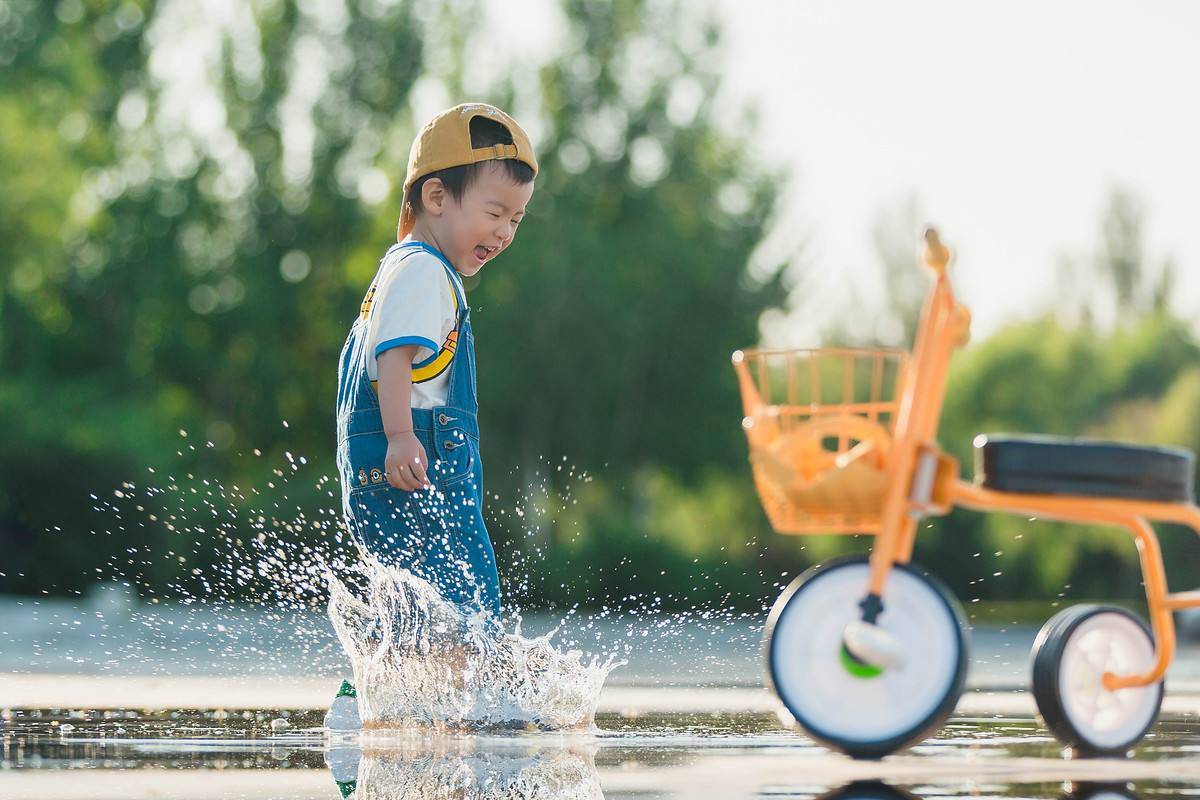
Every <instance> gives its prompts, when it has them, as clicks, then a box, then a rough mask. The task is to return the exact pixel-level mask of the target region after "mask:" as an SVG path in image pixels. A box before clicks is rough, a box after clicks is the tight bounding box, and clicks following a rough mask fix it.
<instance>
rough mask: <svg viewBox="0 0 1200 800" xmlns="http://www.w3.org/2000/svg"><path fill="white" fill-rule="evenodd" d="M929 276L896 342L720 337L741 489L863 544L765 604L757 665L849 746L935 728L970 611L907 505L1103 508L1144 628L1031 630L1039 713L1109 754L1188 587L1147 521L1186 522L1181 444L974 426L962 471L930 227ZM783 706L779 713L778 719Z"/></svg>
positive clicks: (810, 719)
mask: <svg viewBox="0 0 1200 800" xmlns="http://www.w3.org/2000/svg"><path fill="white" fill-rule="evenodd" d="M925 245H926V246H925V255H924V261H925V264H926V266H927V267H928V268H929V269H930V271H931V272H932V273H933V277H934V281H933V285H932V288H931V290H930V293H929V295H928V297H927V298H926V301H925V304H924V307H923V309H922V313H921V321H920V326H919V328H918V331H917V335H916V341H915V342H914V345H913V350H912V352H911V354H910V353H908V352H907V351H904V350H898V349H880V348H871V349H867V348H822V349H815V350H746V351H738V352H736V353H734V354H733V364H734V367H735V369H736V372H737V376H738V383H739V386H740V389H741V394H742V402H743V406H744V412H745V416H744V418H743V420H742V427H743V428H744V429H745V432H746V437H747V439H748V441H749V450H750V464H751V468H752V471H753V475H754V482H755V486H756V488H757V490H758V493H759V496H760V498H761V500H762V504H763V508H764V510H765V511H766V514H767V517H768V518H769V520H770V522H771V525H772V527H774V529H775V530H776V531H777V532H779V533H783V534H816V533H865V534H869V535H871V536H872V537H873V546H872V548H871V551H870V555H869V556H852V557H848V558H840V559H836V560H833V561H829V562H827V563H824V564H820V565H818V566H816V567H814V568H812V569H810V570H808V571H807V572H805V573H804V574H803V575H801V576H800V577H799V578H797V579H796V580H795V581H794V582H792V584H791V585H790V586H788V587H787V589H786V590H785V591H784V592H783V594H782V595H780V597H779V599H778V600H777V601H776V602H775V605H774V607H773V608H772V610H771V614H770V617H769V618H768V622H767V627H766V636H765V649H766V660H767V672H768V678H769V680H770V683H771V686H772V688H773V689H774V691H775V693H776V694H777V695H778V697H779V700H780V701H781V703H782V705H783V708H784V709H786V715H790V717H791V718H792V719H794V720H795V722H796V723H798V724H799V725H800V726H801V727H803V728H804V730H806V731H807V732H808V733H809V734H811V735H812V736H813V737H814V738H816V739H817V740H819V741H821V742H823V743H825V744H826V745H828V746H830V747H832V748H835V749H837V750H841V751H842V752H845V753H847V754H849V755H851V756H856V757H861V758H879V757H882V756H884V755H887V754H888V753H892V752H894V751H896V750H900V749H903V748H905V747H908V746H910V745H912V744H914V743H916V742H919V741H921V740H922V739H924V738H926V737H928V736H930V735H932V734H933V733H935V732H936V731H937V730H938V729H939V728H940V727H941V726H942V724H943V723H944V722H945V721H946V719H947V717H949V715H950V713H951V712H952V711H953V710H954V707H955V705H956V704H957V702H958V698H959V696H960V695H961V693H962V690H963V685H964V682H965V680H966V672H967V663H968V656H967V648H968V627H967V624H966V622H965V620H964V617H963V613H962V608H961V607H960V605H959V603H958V601H957V600H956V599H955V598H954V596H953V595H952V594H951V593H950V592H949V591H948V590H947V589H946V587H945V586H944V585H943V584H942V583H941V582H940V581H939V580H937V579H936V578H935V577H934V576H932V575H931V574H929V573H928V572H927V571H926V570H923V569H921V568H920V567H918V566H916V565H915V564H913V563H912V562H911V556H912V551H913V542H914V539H915V537H916V533H917V529H918V525H919V523H920V521H921V520H922V519H923V518H925V517H929V516H939V515H944V514H946V513H948V512H949V511H950V509H951V508H953V507H954V506H965V507H967V508H972V509H977V510H981V511H1007V512H1011V513H1018V514H1023V515H1026V516H1037V517H1039V518H1043V519H1059V520H1070V521H1074V522H1085V523H1095V524H1105V525H1115V526H1117V527H1120V528H1124V529H1126V530H1128V531H1129V532H1130V533H1131V534H1132V535H1133V537H1134V540H1135V541H1136V543H1137V549H1138V553H1139V555H1140V558H1141V567H1142V575H1143V578H1144V582H1145V587H1146V600H1147V603H1148V607H1149V614H1150V625H1149V627H1147V625H1146V624H1145V623H1144V622H1143V621H1142V620H1141V619H1140V618H1138V617H1137V616H1136V615H1134V614H1132V613H1130V612H1129V611H1126V610H1125V609H1122V608H1118V607H1113V606H1099V605H1080V606H1074V607H1071V608H1068V609H1066V610H1064V611H1062V612H1060V613H1059V614H1057V615H1055V616H1054V617H1053V618H1052V619H1051V620H1050V621H1049V622H1047V623H1046V625H1045V626H1044V627H1043V628H1042V630H1041V632H1040V633H1039V634H1038V637H1037V641H1036V642H1035V644H1034V647H1033V660H1032V671H1033V695H1034V699H1035V701H1036V702H1037V707H1038V710H1039V712H1040V714H1041V717H1042V719H1043V721H1044V722H1045V724H1046V726H1047V727H1048V728H1049V729H1050V730H1051V731H1052V732H1053V733H1054V735H1055V736H1057V737H1058V738H1059V740H1061V741H1062V742H1063V743H1064V744H1065V745H1067V746H1068V747H1070V748H1072V749H1073V750H1074V751H1076V752H1078V753H1081V754H1097V755H1099V754H1115V753H1123V752H1125V751H1127V750H1128V749H1129V748H1131V747H1132V746H1134V745H1135V744H1136V743H1137V742H1138V741H1139V740H1140V739H1141V738H1142V737H1143V736H1144V735H1145V733H1146V731H1147V730H1148V729H1149V728H1150V726H1151V725H1152V724H1153V723H1154V720H1155V718H1156V717H1157V716H1158V711H1159V707H1160V705H1161V704H1162V696H1163V676H1164V675H1165V673H1166V671H1167V667H1168V666H1169V665H1170V663H1171V659H1172V657H1173V655H1174V652H1175V629H1174V622H1173V619H1172V611H1173V610H1175V609H1181V608H1193V607H1197V606H1200V592H1195V591H1193V592H1183V593H1175V594H1172V593H1170V592H1169V591H1168V589H1167V581H1166V575H1165V572H1164V570H1163V563H1162V556H1161V554H1160V551H1159V546H1158V539H1157V537H1156V536H1155V533H1154V529H1153V527H1151V522H1170V523H1179V524H1183V525H1188V526H1190V527H1191V528H1193V529H1194V530H1196V531H1197V532H1200V509H1198V508H1197V507H1196V506H1195V505H1194V504H1193V502H1192V480H1193V472H1194V456H1193V454H1192V453H1190V452H1188V451H1186V450H1179V449H1175V448H1167V447H1145V446H1136V445H1129V444H1119V443H1113V442H1100V441H1085V440H1079V439H1063V438H1053V437H1048V436H1013V435H1003V436H995V435H980V436H978V437H976V438H975V441H974V448H975V460H976V467H975V480H974V481H973V482H967V481H964V480H962V479H960V477H959V465H958V462H957V461H956V460H955V459H954V458H953V457H951V456H950V455H948V454H946V453H944V452H943V451H942V450H941V449H940V448H939V446H938V443H937V429H938V420H939V418H940V416H941V411H942V401H943V398H944V396H945V391H946V373H947V367H948V365H949V363H950V357H951V354H952V353H953V351H954V350H955V349H957V348H959V347H961V346H962V345H964V344H965V343H966V341H967V338H968V331H969V328H970V313H969V312H968V311H967V309H966V307H965V306H963V305H962V304H961V303H959V302H958V301H957V300H956V298H955V295H954V290H953V287H952V285H951V281H950V276H949V274H948V272H947V264H948V262H949V260H950V256H949V252H948V250H947V249H946V248H945V247H943V246H942V244H941V243H940V242H939V240H938V236H937V234H936V232H935V231H933V230H932V229H931V230H928V231H926V233H925ZM786 715H785V716H786Z"/></svg>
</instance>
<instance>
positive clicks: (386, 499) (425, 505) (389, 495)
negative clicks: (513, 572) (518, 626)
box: [349, 480, 500, 619]
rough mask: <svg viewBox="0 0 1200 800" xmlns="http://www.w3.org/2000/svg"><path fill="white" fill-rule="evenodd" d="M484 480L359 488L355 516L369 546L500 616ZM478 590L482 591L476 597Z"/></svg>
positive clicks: (460, 599) (353, 500)
mask: <svg viewBox="0 0 1200 800" xmlns="http://www.w3.org/2000/svg"><path fill="white" fill-rule="evenodd" d="M478 485H479V483H478V482H477V481H472V480H464V481H459V482H457V483H455V484H454V485H452V486H449V487H444V488H438V487H436V486H435V488H434V490H432V491H430V490H421V491H417V492H406V491H403V490H401V489H396V488H394V487H392V486H390V485H388V484H382V485H380V486H373V487H371V488H369V489H366V490H363V491H359V492H355V493H354V494H352V495H351V497H350V509H349V511H350V513H349V516H350V519H351V524H352V526H353V529H354V534H355V536H356V537H357V538H358V539H359V541H360V542H361V543H362V545H363V547H364V548H365V549H366V550H367V552H369V553H371V554H372V555H373V556H375V557H376V558H378V559H379V560H380V561H381V562H383V563H384V564H387V565H390V566H396V567H403V568H405V569H407V570H409V571H410V572H412V573H413V574H414V575H416V576H418V577H420V578H422V579H424V580H426V581H428V582H429V583H430V584H432V585H433V586H434V587H435V588H437V589H438V591H439V592H440V593H441V594H442V596H443V597H445V598H446V599H447V600H450V601H451V602H454V603H458V604H460V605H462V606H464V607H466V608H467V609H473V608H478V607H479V606H482V607H483V608H485V609H487V610H489V611H491V612H492V614H493V615H494V616H495V617H496V618H497V619H498V618H499V616H500V577H499V574H498V573H497V570H496V557H495V553H494V551H493V549H492V543H491V540H490V539H489V537H488V533H487V527H486V525H485V524H484V520H483V513H482V506H483V504H482V493H481V492H479V491H477V490H476V489H475V488H474V487H477V486H478ZM477 594H478V597H477Z"/></svg>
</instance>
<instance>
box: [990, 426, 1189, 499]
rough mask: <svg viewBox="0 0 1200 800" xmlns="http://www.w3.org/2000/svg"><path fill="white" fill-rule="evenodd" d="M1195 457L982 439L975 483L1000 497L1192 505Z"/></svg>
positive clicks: (1075, 443) (1159, 450)
mask: <svg viewBox="0 0 1200 800" xmlns="http://www.w3.org/2000/svg"><path fill="white" fill-rule="evenodd" d="M1195 460H1196V459H1195V456H1194V455H1193V454H1192V453H1191V452H1190V451H1188V450H1183V449H1180V448H1177V447H1146V446H1142V445H1130V444H1118V443H1116V442H1097V441H1088V440H1086V439H1063V438H1057V437H1053V436H1009V435H995V434H980V435H979V436H976V437H975V480H976V481H978V482H979V483H980V484H982V485H983V486H984V487H985V488H988V489H994V490H995V491H998V492H1017V493H1021V494H1070V495H1083V496H1087V497H1120V498H1126V499H1132V500H1157V501H1162V502H1167V503H1190V502H1191V501H1192V476H1193V474H1194V472H1195Z"/></svg>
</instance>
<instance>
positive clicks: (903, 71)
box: [489, 0, 1200, 344]
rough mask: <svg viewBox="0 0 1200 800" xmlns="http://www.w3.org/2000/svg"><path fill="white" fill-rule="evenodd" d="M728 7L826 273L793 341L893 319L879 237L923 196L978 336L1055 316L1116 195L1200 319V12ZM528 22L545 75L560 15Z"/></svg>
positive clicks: (730, 41) (789, 229) (886, 4)
mask: <svg viewBox="0 0 1200 800" xmlns="http://www.w3.org/2000/svg"><path fill="white" fill-rule="evenodd" d="M712 3H713V8H714V10H715V12H716V15H717V17H718V18H719V20H720V21H721V22H722V23H723V25H724V28H725V47H726V58H725V64H724V66H723V70H722V73H723V77H724V81H725V91H726V94H727V97H726V98H725V101H726V102H725V104H726V105H727V106H728V107H729V108H730V109H731V112H732V113H737V111H738V110H739V109H743V108H745V107H747V105H753V106H754V107H756V108H757V109H758V112H759V115H760V124H759V130H760V132H761V137H760V140H759V141H758V143H757V149H758V155H759V156H760V158H763V159H765V160H767V161H768V163H774V164H779V165H786V166H787V167H788V168H789V169H791V170H792V172H793V180H792V183H791V185H790V187H789V193H788V197H787V199H786V201H785V206H784V209H783V214H782V215H781V218H780V233H781V234H782V236H783V237H784V238H788V239H796V238H800V237H803V238H804V239H805V240H806V241H807V250H806V251H805V252H806V260H807V263H809V264H811V265H813V266H815V267H816V268H817V269H818V270H819V272H820V281H819V285H817V286H816V287H815V288H814V289H813V290H812V294H811V295H807V294H806V295H805V296H804V297H802V298H796V300H797V301H798V302H797V309H798V311H797V313H796V315H795V316H794V318H793V319H792V320H791V321H790V322H789V324H788V325H787V326H786V334H785V335H786V336H787V338H788V339H789V340H791V341H793V342H794V343H796V344H815V343H816V340H815V335H816V329H817V327H818V324H819V322H820V321H821V314H822V313H823V312H822V310H823V309H827V308H829V307H831V306H833V305H835V304H836V301H840V300H842V299H845V298H847V297H854V296H861V295H865V296H866V297H867V298H868V300H867V301H866V304H867V306H870V305H871V303H872V302H877V300H878V299H879V298H880V295H881V291H880V290H879V281H878V278H877V275H878V267H877V264H876V259H875V257H874V254H873V251H872V245H871V231H872V227H873V225H874V223H875V221H876V220H877V219H878V217H879V214H880V213H881V212H883V213H887V212H892V213H898V212H899V211H900V210H901V209H902V207H903V205H904V203H905V201H906V200H907V199H908V198H909V197H910V196H913V195H915V196H916V198H917V199H918V201H919V204H920V207H921V209H922V210H923V211H924V212H925V216H926V218H927V219H928V220H929V221H932V222H934V223H935V224H937V225H938V227H939V228H940V229H941V231H942V234H943V237H944V239H945V240H946V241H947V242H948V243H949V244H951V245H952V246H953V247H954V248H955V249H956V251H957V253H958V258H959V260H958V271H957V273H956V275H957V279H958V285H959V291H960V293H961V295H962V296H963V297H964V299H965V300H966V302H967V303H968V304H969V305H970V306H971V308H972V311H973V312H974V317H975V325H974V331H975V333H976V335H977V336H978V335H982V334H986V333H988V332H990V331H992V330H994V329H995V328H996V326H998V325H999V324H1002V323H1003V322H1004V321H1005V320H1006V319H1009V318H1011V317H1013V316H1014V315H1021V314H1027V313H1033V312H1035V311H1039V310H1041V309H1044V308H1047V307H1049V306H1051V305H1052V304H1053V303H1054V300H1055V298H1054V296H1053V291H1054V287H1055V280H1054V275H1055V271H1054V270H1055V265H1056V263H1057V262H1058V260H1059V259H1060V258H1061V256H1062V255H1064V254H1068V253H1069V254H1075V255H1084V254H1086V253H1088V252H1090V251H1091V250H1092V249H1093V248H1094V247H1095V246H1096V244H1097V242H1098V240H1099V220H1100V214H1101V211H1102V209H1103V207H1104V204H1105V201H1106V199H1107V196H1108V194H1109V191H1110V189H1111V187H1112V186H1114V185H1116V184H1119V185H1122V186H1124V187H1127V188H1128V189H1130V190H1132V191H1133V192H1134V193H1135V194H1137V195H1138V196H1139V197H1140V198H1141V200H1142V201H1143V202H1144V204H1145V209H1146V235H1147V250H1148V254H1149V256H1150V259H1151V260H1152V261H1153V262H1155V263H1157V262H1158V261H1160V260H1161V259H1162V258H1163V257H1164V256H1167V255H1171V256H1174V257H1175V259H1176V261H1177V262H1178V264H1177V266H1178V269H1179V276H1178V289H1177V294H1176V298H1175V306H1176V308H1177V310H1178V311H1180V312H1181V313H1184V314H1188V315H1191V316H1194V317H1197V318H1200V46H1198V45H1197V37H1198V36H1200V3H1195V2H1188V0H1174V1H1168V0H1162V1H1161V2H1150V1H1148V0H1147V1H1144V2H1126V1H1125V0H1121V1H1119V2H1109V1H1106V0H1087V1H1086V2H1085V1H1083V0H1056V2H1045V1H1044V0H1008V1H1006V2H1003V3H987V4H985V3H978V2H975V3H968V2H961V0H908V1H907V2H904V3H896V2H890V1H885V0H853V1H852V2H847V1H845V0H803V2H782V1H780V2H768V1H767V0H712ZM682 6H683V8H685V9H687V8H696V7H697V6H696V5H694V4H689V3H687V2H684V3H682ZM500 7H502V8H504V9H509V10H511V8H510V4H509V3H508V2H505V3H503V4H500ZM525 7H526V9H527V10H528V11H530V12H531V13H529V14H511V13H508V12H504V13H503V14H501V18H503V19H506V20H509V21H511V20H513V19H519V20H521V22H520V25H519V28H520V30H519V32H518V31H517V30H515V29H511V30H510V33H511V34H512V36H511V37H506V38H510V39H511V42H510V43H511V44H512V45H513V47H514V48H515V50H516V51H519V52H521V53H522V54H523V55H524V56H525V57H526V58H531V57H532V56H533V54H534V53H545V52H547V51H548V50H552V49H553V41H534V40H535V39H542V40H554V41H556V40H557V39H558V36H556V35H555V34H554V33H552V32H551V31H552V30H553V29H555V28H556V27H557V25H556V23H555V22H553V21H551V20H550V18H549V16H550V15H547V10H548V9H547V3H546V0H525ZM489 9H491V10H493V11H495V10H497V9H495V8H494V7H493V6H492V5H491V4H489ZM535 9H536V11H535ZM539 12H540V13H539ZM551 15H552V12H551ZM510 24H511V23H510ZM501 25H502V26H503V27H509V25H508V24H505V23H504V22H502V23H501ZM548 45H549V46H548ZM916 233H917V232H916V231H914V237H915V235H916ZM914 248H915V239H914ZM872 297H874V299H871V298H872Z"/></svg>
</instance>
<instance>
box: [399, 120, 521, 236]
mask: <svg viewBox="0 0 1200 800" xmlns="http://www.w3.org/2000/svg"><path fill="white" fill-rule="evenodd" d="M475 117H487V118H488V119H493V120H495V121H496V122H499V123H500V124H501V125H503V126H504V127H505V128H507V129H508V132H509V133H510V134H512V140H513V143H512V144H495V145H491V146H489V147H471V120H472V119H474V118H475ZM506 158H512V159H516V160H517V161H523V162H525V163H526V164H528V165H529V168H530V169H532V170H533V174H534V175H537V171H538V165H537V159H536V158H534V155H533V145H531V144H530V143H529V137H528V136H526V135H525V131H524V130H522V129H521V126H520V125H518V124H517V121H516V120H514V119H513V118H512V117H510V116H509V115H508V114H505V113H504V112H503V111H501V110H500V109H498V108H496V107H495V106H490V105H488V104H487V103H463V104H462V105H459V106H455V107H454V108H451V109H450V110H448V111H443V112H442V113H441V114H438V115H437V116H436V117H434V118H433V119H431V120H429V122H428V123H427V124H426V125H425V127H424V128H422V129H421V133H420V135H419V136H417V138H416V141H414V142H413V145H412V150H411V151H410V152H409V154H408V174H407V175H406V176H405V178H404V192H403V194H402V195H401V198H402V202H403V206H402V209H403V210H402V211H401V212H400V227H399V231H398V233H399V238H401V239H403V238H404V237H405V236H407V235H408V234H409V232H410V231H412V228H413V223H414V222H416V220H415V219H414V217H413V210H412V204H410V203H409V202H408V190H409V189H411V188H412V185H413V184H414V183H416V182H417V181H418V180H419V179H421V178H423V177H425V176H426V175H429V174H430V173H433V172H437V171H438V170H443V169H449V168H450V167H461V166H464V165H467V164H478V163H479V162H481V161H498V160H501V159H506Z"/></svg>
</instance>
